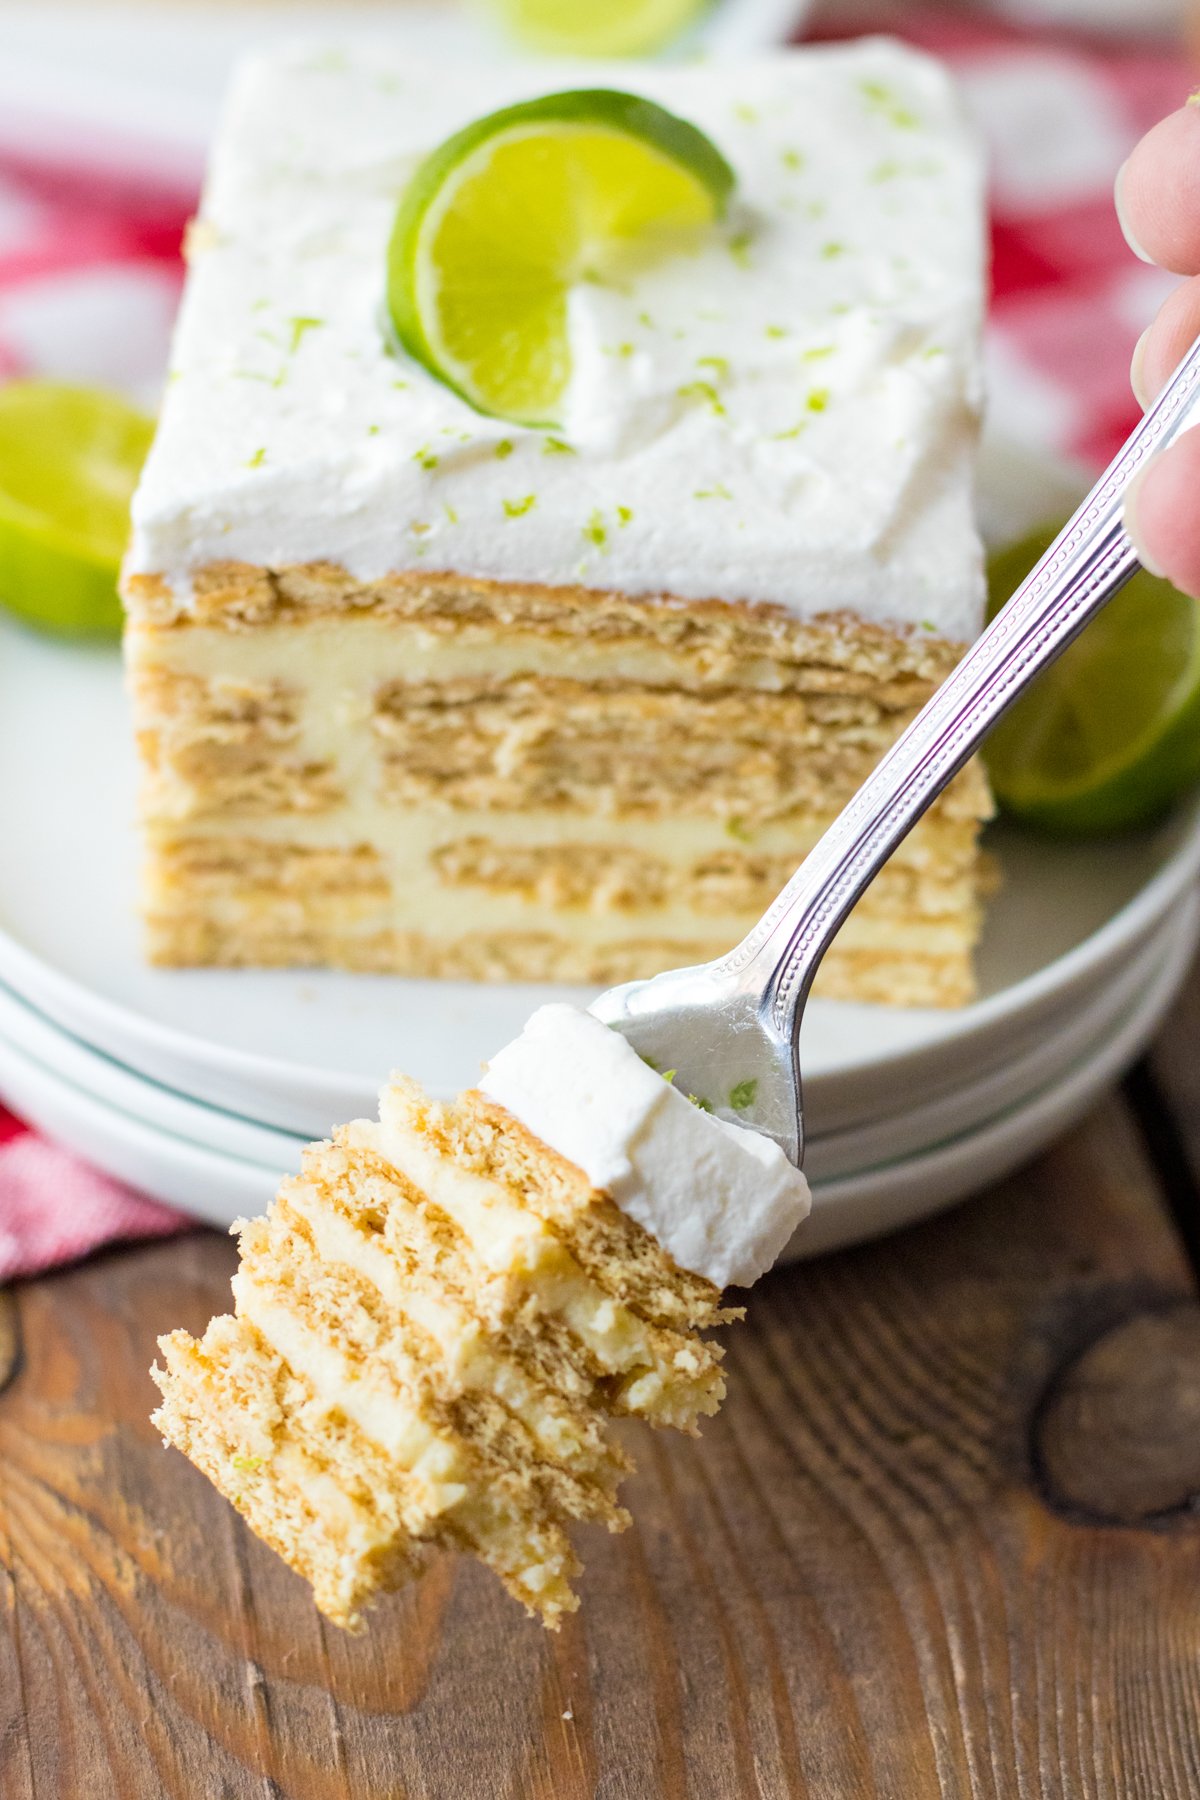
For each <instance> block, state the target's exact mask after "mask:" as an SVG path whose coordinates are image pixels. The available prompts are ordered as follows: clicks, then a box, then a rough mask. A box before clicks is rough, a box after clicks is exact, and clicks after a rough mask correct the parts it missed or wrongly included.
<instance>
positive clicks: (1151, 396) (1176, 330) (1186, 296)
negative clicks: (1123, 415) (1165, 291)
mask: <svg viewBox="0 0 1200 1800" xmlns="http://www.w3.org/2000/svg"><path fill="white" fill-rule="evenodd" d="M1197 338H1200V276H1194V277H1193V278H1192V280H1191V281H1185V282H1183V283H1182V284H1181V286H1179V287H1177V288H1176V289H1175V292H1174V293H1173V294H1170V295H1168V297H1167V299H1166V300H1165V301H1164V302H1163V304H1162V306H1161V307H1160V309H1159V314H1158V317H1157V318H1156V319H1155V321H1154V323H1153V325H1151V326H1150V328H1149V330H1148V331H1144V332H1143V333H1142V335H1141V337H1140V338H1139V339H1138V342H1137V348H1136V349H1135V351H1134V353H1133V366H1132V368H1131V369H1130V371H1129V379H1130V381H1131V382H1132V383H1133V391H1134V393H1135V394H1136V395H1137V397H1138V404H1139V406H1142V407H1147V406H1149V405H1150V403H1151V401H1153V400H1157V398H1158V396H1159V395H1160V394H1161V393H1162V391H1163V389H1164V388H1165V387H1166V385H1167V382H1168V381H1169V380H1170V379H1171V376H1172V375H1173V374H1174V373H1175V371H1176V369H1177V368H1178V367H1179V365H1180V363H1181V362H1182V360H1183V358H1184V355H1185V354H1186V352H1187V351H1189V350H1190V349H1191V347H1192V345H1193V344H1194V343H1195V342H1196V339H1197Z"/></svg>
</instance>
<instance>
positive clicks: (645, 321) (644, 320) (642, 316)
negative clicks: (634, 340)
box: [638, 312, 655, 331]
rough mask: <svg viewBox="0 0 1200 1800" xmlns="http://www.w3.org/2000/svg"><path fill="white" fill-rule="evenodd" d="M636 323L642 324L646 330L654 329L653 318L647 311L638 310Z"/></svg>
mask: <svg viewBox="0 0 1200 1800" xmlns="http://www.w3.org/2000/svg"><path fill="white" fill-rule="evenodd" d="M638 324H639V325H644V326H645V327H646V330H647V331H653V330H654V329H655V326H654V320H653V319H652V318H651V317H650V314H649V313H648V312H640V313H639V314H638Z"/></svg>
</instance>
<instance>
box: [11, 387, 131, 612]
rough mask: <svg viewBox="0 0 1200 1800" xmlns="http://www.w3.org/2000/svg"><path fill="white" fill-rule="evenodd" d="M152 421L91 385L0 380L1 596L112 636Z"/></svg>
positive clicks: (18, 606) (14, 607) (16, 606)
mask: <svg viewBox="0 0 1200 1800" xmlns="http://www.w3.org/2000/svg"><path fill="white" fill-rule="evenodd" d="M153 431H154V425H153V422H152V421H151V420H150V419H147V418H146V417H145V416H144V415H143V414H142V413H140V412H135V411H134V409H133V408H132V407H131V406H129V405H128V404H127V403H126V402H125V401H124V400H122V399H121V398H120V397H119V396H118V395H116V394H110V393H105V392H103V391H102V390H100V389H98V388H83V387H69V386H67V385H65V384H64V383H60V382H53V381H14V382H11V383H9V385H8V386H7V387H3V388H0V604H3V605H4V606H6V607H8V609H9V610H10V611H11V612H14V613H16V614H17V615H18V617H20V618H22V619H26V620H28V621H29V622H30V623H31V624H33V625H38V626H40V627H41V628H42V629H43V630H46V631H54V632H60V633H62V634H63V635H65V636H69V637H115V636H119V634H120V630H121V603H120V601H119V600H118V598H117V570H118V567H119V565H120V561H121V557H122V554H123V553H124V549H125V540H126V538H127V536H128V534H129V502H130V499H131V497H132V494H133V490H134V487H135V486H136V484H137V478H138V474H139V472H140V470H141V466H142V463H143V461H144V460H145V456H146V451H147V450H148V449H149V447H150V438H151V436H152V434H153Z"/></svg>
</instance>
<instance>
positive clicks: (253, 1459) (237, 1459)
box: [229, 1456, 267, 1475]
mask: <svg viewBox="0 0 1200 1800" xmlns="http://www.w3.org/2000/svg"><path fill="white" fill-rule="evenodd" d="M229 1460H230V1462H231V1463H232V1465H233V1467H234V1468H235V1469H236V1470H237V1471H238V1473H239V1474H241V1475H255V1474H257V1473H258V1471H259V1469H261V1468H262V1466H263V1464H264V1463H265V1462H266V1460H267V1459H266V1457H265V1456H233V1457H230V1459H229Z"/></svg>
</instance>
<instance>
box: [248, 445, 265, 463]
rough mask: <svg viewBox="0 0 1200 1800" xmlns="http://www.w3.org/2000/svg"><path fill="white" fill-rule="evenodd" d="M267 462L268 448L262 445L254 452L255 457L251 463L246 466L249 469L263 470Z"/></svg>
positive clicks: (251, 459)
mask: <svg viewBox="0 0 1200 1800" xmlns="http://www.w3.org/2000/svg"><path fill="white" fill-rule="evenodd" d="M266 460H267V447H266V445H265V444H260V445H259V446H258V449H257V450H256V451H255V452H254V455H253V456H252V457H251V458H250V461H249V462H248V463H247V464H246V467H247V468H248V469H261V468H262V466H263V464H264V463H265V462H266Z"/></svg>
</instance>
